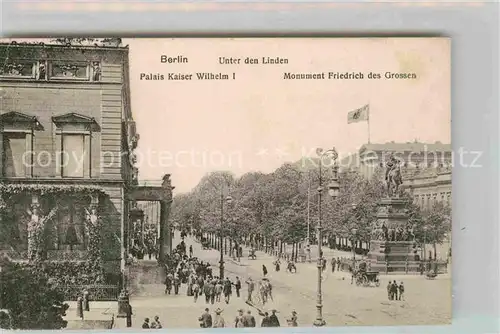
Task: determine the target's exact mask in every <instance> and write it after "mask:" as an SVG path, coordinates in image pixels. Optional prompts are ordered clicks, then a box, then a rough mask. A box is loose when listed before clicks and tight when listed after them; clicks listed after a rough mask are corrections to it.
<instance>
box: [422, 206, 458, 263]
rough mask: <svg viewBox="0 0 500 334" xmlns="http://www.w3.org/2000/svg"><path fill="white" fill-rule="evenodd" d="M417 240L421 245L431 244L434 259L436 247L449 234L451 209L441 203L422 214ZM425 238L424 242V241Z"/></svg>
mask: <svg viewBox="0 0 500 334" xmlns="http://www.w3.org/2000/svg"><path fill="white" fill-rule="evenodd" d="M422 218H423V219H422V220H423V224H422V225H421V229H420V231H419V232H420V233H419V239H420V241H421V243H424V242H425V243H431V244H432V245H433V248H434V259H435V258H436V253H437V251H436V248H437V247H436V245H437V244H442V243H443V242H444V240H445V239H446V236H447V234H448V233H450V232H451V208H450V206H448V205H445V204H443V203H442V202H437V203H434V205H433V206H432V207H431V208H430V209H429V210H426V211H424V213H423V217H422ZM424 238H425V240H424Z"/></svg>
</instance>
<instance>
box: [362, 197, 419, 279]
mask: <svg viewBox="0 0 500 334" xmlns="http://www.w3.org/2000/svg"><path fill="white" fill-rule="evenodd" d="M405 207H406V201H405V200H404V199H401V198H384V199H382V200H381V201H380V202H379V208H378V212H377V222H376V224H375V226H374V228H373V232H372V240H371V241H370V252H369V253H368V261H367V262H368V270H369V271H378V272H380V273H381V274H384V273H387V274H391V273H395V274H396V273H398V274H402V273H409V274H417V273H419V272H420V270H419V268H420V259H419V256H418V254H416V252H415V248H414V246H415V243H414V242H413V241H412V240H413V235H412V233H411V230H410V229H409V226H408V214H407V212H406V210H405Z"/></svg>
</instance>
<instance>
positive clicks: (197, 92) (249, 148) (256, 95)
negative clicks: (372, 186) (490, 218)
mask: <svg viewBox="0 0 500 334" xmlns="http://www.w3.org/2000/svg"><path fill="white" fill-rule="evenodd" d="M39 40H40V39H39ZM45 41H46V40H45ZM123 43H124V44H125V45H128V46H129V55H130V90H131V93H130V94H131V103H132V113H133V117H134V119H135V120H136V123H137V130H138V133H139V134H140V140H139V146H138V148H137V150H136V153H137V156H138V167H139V179H140V180H142V181H146V182H154V181H155V180H156V181H159V180H161V178H162V176H163V175H164V174H166V173H169V174H171V179H172V184H173V185H174V186H175V187H176V189H175V192H176V193H180V192H187V191H189V190H190V189H192V188H193V187H194V186H196V184H197V183H198V182H199V180H200V179H201V178H202V177H203V176H204V175H205V174H206V173H208V172H211V171H215V170H229V171H232V172H233V173H234V174H235V175H236V176H240V175H242V174H244V173H247V172H251V171H262V172H265V173H270V172H272V171H274V170H275V169H276V168H278V167H279V166H281V165H282V164H283V163H285V162H295V161H298V160H300V159H301V158H302V157H304V156H315V153H314V152H315V150H316V148H318V147H321V148H324V149H328V148H332V147H335V148H336V149H337V151H338V152H339V154H340V157H341V158H342V157H343V156H346V155H348V154H349V153H352V152H355V151H357V150H358V149H359V147H360V146H361V145H363V144H366V143H367V142H368V129H369V130H370V131H369V132H370V141H371V142H372V143H385V142H390V141H394V142H413V141H415V140H418V141H420V142H426V143H434V142H436V141H440V142H442V143H450V141H451V139H450V136H451V131H450V129H451V123H450V122H451V109H450V108H451V104H450V90H451V87H450V75H451V72H450V71H451V69H450V41H449V40H448V39H445V38H411V39H409V38H406V39H405V38H395V39H385V38H378V39H377V38H365V39H361V38H342V39H341V38H336V39H327V38H316V39H312V38H302V39H293V38H287V39H279V38H275V39H256V38H254V39H228V38H226V39H194V38H189V39H171V38H169V39H160V38H158V39H124V40H123ZM161 55H166V56H169V57H176V56H178V55H182V56H184V57H186V58H187V59H188V63H180V64H171V63H161V62H160V59H161ZM219 57H226V58H241V61H242V62H243V61H244V59H245V58H247V57H250V58H258V59H259V60H261V58H262V57H281V58H286V59H288V64H281V65H266V64H262V63H260V64H240V65H221V64H219ZM387 71H390V72H394V73H400V72H405V73H406V72H414V73H416V74H417V79H412V80H388V79H380V80H375V79H368V77H367V76H368V73H369V72H376V73H380V74H381V75H382V76H384V73H385V72H387ZM198 72H213V73H227V74H228V75H229V76H230V80H212V81H207V80H196V78H193V80H182V81H173V80H144V79H143V80H141V73H143V74H144V75H154V74H163V75H164V77H165V79H167V76H168V73H183V74H196V73H198ZM285 72H291V73H321V72H326V73H328V72H340V73H345V72H363V73H364V76H365V78H364V79H363V80H284V79H283V75H284V73H285ZM233 73H234V75H235V79H234V80H233V79H232V75H233ZM366 104H369V108H370V111H369V113H370V115H369V116H370V122H369V126H368V123H367V122H360V123H354V124H348V123H347V113H348V112H349V111H351V110H354V109H357V108H360V107H362V106H364V105H366Z"/></svg>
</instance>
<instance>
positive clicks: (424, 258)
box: [422, 226, 427, 271]
mask: <svg viewBox="0 0 500 334" xmlns="http://www.w3.org/2000/svg"><path fill="white" fill-rule="evenodd" d="M426 243H427V226H424V246H423V251H424V254H423V256H422V260H423V261H424V266H425V270H426V271H427V259H426V257H427V253H426V249H425V244H426Z"/></svg>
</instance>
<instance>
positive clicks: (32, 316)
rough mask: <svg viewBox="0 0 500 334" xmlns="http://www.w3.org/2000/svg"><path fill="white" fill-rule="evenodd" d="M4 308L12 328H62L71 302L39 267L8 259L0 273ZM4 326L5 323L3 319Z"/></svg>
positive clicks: (64, 325)
mask: <svg viewBox="0 0 500 334" xmlns="http://www.w3.org/2000/svg"><path fill="white" fill-rule="evenodd" d="M0 282H1V285H0V287H1V290H0V294H1V298H0V300H1V301H2V305H1V307H2V308H3V309H5V310H7V311H8V313H9V314H10V317H11V324H10V325H11V326H12V329H22V330H29V329H62V328H65V327H66V325H67V322H66V321H65V320H64V319H63V316H64V315H65V314H66V310H67V309H68V308H69V306H68V304H65V303H64V295H63V294H62V293H61V291H60V290H59V288H58V287H57V286H56V284H55V283H52V282H51V280H50V279H49V278H48V277H47V276H46V275H44V274H43V272H42V271H41V270H39V269H37V268H36V267H32V266H29V267H25V266H21V265H19V264H14V263H10V262H5V261H4V264H3V265H2V271H1V273H0ZM3 324H4V326H5V322H3Z"/></svg>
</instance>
